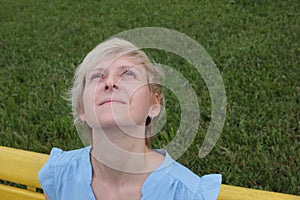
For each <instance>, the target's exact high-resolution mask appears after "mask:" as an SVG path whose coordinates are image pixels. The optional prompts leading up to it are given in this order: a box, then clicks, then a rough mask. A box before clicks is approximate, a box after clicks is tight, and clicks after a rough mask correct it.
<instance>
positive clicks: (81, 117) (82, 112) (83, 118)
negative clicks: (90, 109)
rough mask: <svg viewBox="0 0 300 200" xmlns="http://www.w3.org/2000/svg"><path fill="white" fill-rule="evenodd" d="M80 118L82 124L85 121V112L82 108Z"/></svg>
mask: <svg viewBox="0 0 300 200" xmlns="http://www.w3.org/2000/svg"><path fill="white" fill-rule="evenodd" d="M79 118H80V120H81V121H82V122H84V121H85V116H84V111H83V109H82V108H81V107H80V108H79Z"/></svg>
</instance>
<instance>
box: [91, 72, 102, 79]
mask: <svg viewBox="0 0 300 200" xmlns="http://www.w3.org/2000/svg"><path fill="white" fill-rule="evenodd" d="M94 79H104V75H103V74H102V73H100V72H95V73H93V74H92V75H91V77H90V81H92V80H94Z"/></svg>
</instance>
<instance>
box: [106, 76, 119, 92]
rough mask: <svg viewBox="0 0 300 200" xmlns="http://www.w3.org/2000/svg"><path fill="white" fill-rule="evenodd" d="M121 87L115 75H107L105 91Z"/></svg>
mask: <svg viewBox="0 0 300 200" xmlns="http://www.w3.org/2000/svg"><path fill="white" fill-rule="evenodd" d="M117 89H119V86H118V85H117V79H116V78H114V77H111V76H110V77H107V79H106V82H105V85H104V91H112V90H117Z"/></svg>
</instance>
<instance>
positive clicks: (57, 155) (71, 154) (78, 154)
mask: <svg viewBox="0 0 300 200" xmlns="http://www.w3.org/2000/svg"><path fill="white" fill-rule="evenodd" d="M89 148H90V147H85V148H80V149H76V150H71V151H63V150H61V149H59V148H56V147H54V148H53V149H52V150H51V152H50V156H49V159H48V161H47V163H46V164H49V165H52V166H64V165H70V163H72V162H74V161H77V160H81V159H84V158H85V157H86V156H87V155H89Z"/></svg>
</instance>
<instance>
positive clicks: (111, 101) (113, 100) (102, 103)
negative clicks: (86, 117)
mask: <svg viewBox="0 0 300 200" xmlns="http://www.w3.org/2000/svg"><path fill="white" fill-rule="evenodd" d="M107 103H121V104H125V102H124V101H122V100H120V99H113V98H108V99H104V100H103V101H101V102H100V103H99V106H102V105H104V104H107Z"/></svg>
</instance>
